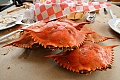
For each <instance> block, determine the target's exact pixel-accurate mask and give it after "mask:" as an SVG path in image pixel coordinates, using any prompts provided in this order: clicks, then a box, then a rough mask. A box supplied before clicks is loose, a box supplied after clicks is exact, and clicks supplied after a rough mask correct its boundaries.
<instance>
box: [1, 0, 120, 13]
mask: <svg viewBox="0 0 120 80" xmlns="http://www.w3.org/2000/svg"><path fill="white" fill-rule="evenodd" d="M38 1H45V0H0V12H1V11H3V10H5V9H6V8H8V7H10V6H12V5H16V7H19V6H21V5H22V3H23V2H32V3H33V2H38ZM81 1H84V2H88V1H99V2H100V1H105V2H112V3H113V4H116V5H118V6H120V0H81Z"/></svg>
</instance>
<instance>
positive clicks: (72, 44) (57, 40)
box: [4, 19, 117, 74]
mask: <svg viewBox="0 0 120 80" xmlns="http://www.w3.org/2000/svg"><path fill="white" fill-rule="evenodd" d="M85 24H88V23H86V22H83V23H75V22H73V21H70V20H67V19H59V20H57V21H51V22H48V23H44V22H37V23H35V24H34V25H32V26H30V27H28V28H22V30H24V31H23V32H22V34H21V35H20V38H18V39H17V40H15V41H14V42H12V43H10V44H6V45H5V46H10V45H13V46H16V47H20V48H32V49H34V47H35V48H36V47H38V46H40V45H42V46H44V48H46V47H49V48H50V49H53V50H54V49H60V48H62V49H63V48H66V49H67V51H66V52H61V53H58V54H52V55H48V56H46V57H47V58H54V60H55V61H57V62H58V63H60V65H61V66H63V67H64V68H67V69H69V70H71V71H73V72H80V73H85V74H87V73H90V72H92V71H95V70H104V69H107V68H111V65H112V62H113V51H112V50H113V47H115V46H117V45H113V46H100V45H98V44H96V43H98V42H102V41H105V40H107V39H114V38H111V37H106V36H102V35H100V34H98V33H96V32H95V31H92V30H90V29H88V28H87V27H85V26H84V25H85ZM5 46H4V47H5Z"/></svg>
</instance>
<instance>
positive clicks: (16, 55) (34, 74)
mask: <svg viewBox="0 0 120 80" xmlns="http://www.w3.org/2000/svg"><path fill="white" fill-rule="evenodd" d="M109 9H112V10H113V13H114V14H116V16H117V17H119V18H120V7H118V6H115V5H112V6H110V7H109V8H107V10H109ZM111 18H112V17H111V16H110V13H109V12H108V14H107V15H104V13H103V10H100V13H99V14H97V15H96V19H95V22H94V23H91V24H87V25H86V26H88V27H90V28H92V29H93V30H95V31H97V32H98V33H99V34H101V35H105V36H111V37H115V38H116V39H115V40H107V41H105V42H103V43H101V44H102V45H112V44H120V34H118V33H116V32H115V31H113V30H112V29H111V28H110V27H109V25H108V23H107V22H108V20H109V19H111ZM12 30H14V29H12V28H11V31H12ZM6 33H9V29H7V30H3V31H0V36H2V35H4V34H6ZM11 37H12V36H11ZM14 37H16V35H14V36H13V39H14ZM13 39H11V38H9V39H6V40H4V41H0V80H119V79H120V53H119V52H120V46H118V47H116V48H114V62H113V67H112V69H108V70H107V71H95V72H93V73H92V74H90V75H83V74H79V73H75V72H71V71H69V70H66V69H64V68H62V67H60V66H59V65H58V64H57V63H56V62H54V61H53V60H52V59H46V58H44V56H45V55H47V54H49V53H50V51H49V50H45V49H43V48H40V49H39V50H35V51H33V52H32V53H31V54H30V55H29V56H28V54H24V53H23V52H24V49H21V48H17V47H11V46H10V47H5V48H1V46H2V45H4V44H6V43H8V41H11V40H13ZM27 53H28V52H27ZM24 58H25V59H24Z"/></svg>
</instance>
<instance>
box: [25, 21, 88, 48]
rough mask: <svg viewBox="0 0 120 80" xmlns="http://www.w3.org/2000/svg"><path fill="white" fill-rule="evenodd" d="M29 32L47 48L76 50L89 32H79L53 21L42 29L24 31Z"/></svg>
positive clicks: (63, 23) (65, 24)
mask: <svg viewBox="0 0 120 80" xmlns="http://www.w3.org/2000/svg"><path fill="white" fill-rule="evenodd" d="M23 30H24V31H27V32H29V34H30V35H31V36H32V38H33V39H34V41H35V42H37V43H39V44H41V45H43V46H44V47H45V48H46V47H50V48H51V47H53V48H57V47H58V48H71V49H72V48H74V47H78V46H80V45H81V44H82V43H83V42H84V40H85V38H86V35H87V33H88V32H83V31H79V30H77V29H76V28H74V27H73V26H71V25H70V24H68V23H65V22H59V21H52V22H49V23H47V24H46V25H45V26H43V27H41V28H37V29H36V28H35V29H31V28H27V29H23Z"/></svg>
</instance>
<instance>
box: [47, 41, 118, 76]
mask: <svg viewBox="0 0 120 80" xmlns="http://www.w3.org/2000/svg"><path fill="white" fill-rule="evenodd" d="M116 46H117V45H113V46H110V47H109V46H107V47H106V46H100V45H98V44H95V43H92V42H90V41H86V42H85V43H84V44H83V45H81V46H80V47H79V48H76V49H75V50H72V51H66V52H60V53H58V54H51V55H48V56H45V57H46V58H53V59H54V60H55V61H57V62H58V63H59V64H60V66H63V67H64V68H66V69H69V70H71V71H73V72H80V73H84V74H87V73H91V72H92V71H95V70H106V69H107V68H111V67H112V63H113V56H114V55H113V52H112V50H113V47H116Z"/></svg>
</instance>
